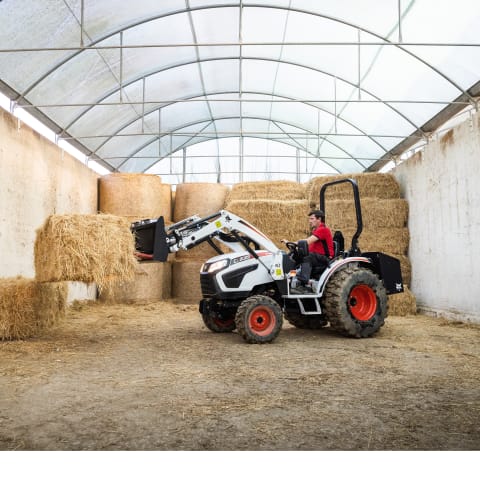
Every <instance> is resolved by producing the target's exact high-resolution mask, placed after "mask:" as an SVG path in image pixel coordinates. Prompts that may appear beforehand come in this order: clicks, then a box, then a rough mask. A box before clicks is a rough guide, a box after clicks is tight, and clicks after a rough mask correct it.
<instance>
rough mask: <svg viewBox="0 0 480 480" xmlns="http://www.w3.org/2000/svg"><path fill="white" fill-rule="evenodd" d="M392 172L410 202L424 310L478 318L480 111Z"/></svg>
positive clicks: (413, 256)
mask: <svg viewBox="0 0 480 480" xmlns="http://www.w3.org/2000/svg"><path fill="white" fill-rule="evenodd" d="M394 174H395V176H396V178H397V179H398V181H399V183H400V185H401V188H402V195H403V196H404V197H405V198H406V199H407V200H408V203H409V207H410V214H409V223H408V227H409V230H410V248H409V257H410V260H411V263H412V285H411V289H412V291H413V293H414V294H415V296H416V298H417V305H418V307H419V310H420V312H423V313H427V314H433V315H441V316H443V317H446V318H449V319H453V320H460V321H464V322H474V323H480V252H479V250H478V246H479V239H480V209H479V205H480V187H479V186H480V116H479V115H478V114H475V115H473V114H472V116H471V118H469V119H468V120H467V121H465V122H463V123H462V124H460V125H458V126H456V127H455V128H453V129H452V130H450V131H448V132H447V133H445V134H443V135H438V136H434V137H433V138H432V140H431V141H430V142H429V144H428V145H427V146H426V147H425V149H424V151H423V152H420V153H417V154H416V155H415V156H413V157H411V158H410V159H409V160H407V161H405V162H404V163H402V164H400V165H399V166H398V167H397V168H396V170H395V171H394Z"/></svg>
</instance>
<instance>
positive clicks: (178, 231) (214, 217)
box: [131, 210, 280, 261]
mask: <svg viewBox="0 0 480 480" xmlns="http://www.w3.org/2000/svg"><path fill="white" fill-rule="evenodd" d="M147 222H149V223H147ZM159 224H160V225H161V226H162V227H163V217H160V218H159V219H158V220H157V221H156V222H155V221H154V220H143V221H141V222H135V223H133V224H132V227H131V228H132V231H133V233H134V234H135V236H136V237H137V242H136V244H137V247H138V246H141V248H140V249H139V248H137V252H138V253H139V254H141V255H143V256H145V255H147V256H150V255H151V259H153V260H159V261H166V259H167V256H168V253H175V252H178V251H179V250H190V249H192V248H194V247H195V246H197V245H199V244H201V243H203V242H205V241H207V242H209V243H210V244H211V245H212V246H214V244H213V242H212V240H213V239H216V240H218V241H219V242H221V243H222V244H224V245H226V246H228V248H229V249H230V250H233V251H234V252H236V251H245V250H246V251H248V252H249V253H250V254H251V255H253V256H255V257H257V254H256V253H255V250H259V249H260V248H261V249H264V250H267V251H268V252H271V253H272V254H275V253H277V252H279V251H280V250H279V249H278V247H277V246H276V245H275V244H274V243H273V242H272V241H271V240H270V239H269V238H268V237H267V236H266V235H265V234H264V233H262V232H261V231H260V230H258V229H257V228H255V227H254V226H253V225H251V224H250V223H248V222H247V221H246V220H244V219H243V218H241V217H239V216H237V215H235V214H233V213H231V212H228V211H226V210H220V211H218V212H216V213H213V214H211V215H208V216H207V217H204V218H200V217H199V216H197V215H193V216H191V217H188V218H186V219H184V220H181V221H180V222H177V223H175V224H173V225H170V226H169V227H167V228H166V229H164V230H163V228H158V227H159ZM148 226H150V230H151V233H150V238H149V239H148V241H139V240H142V237H141V233H142V231H143V230H145V228H146V227H148ZM160 230H163V231H160ZM144 236H145V235H144ZM251 244H253V245H254V247H255V248H252V247H251ZM214 248H215V247H214ZM142 250H143V251H142ZM218 253H220V252H218Z"/></svg>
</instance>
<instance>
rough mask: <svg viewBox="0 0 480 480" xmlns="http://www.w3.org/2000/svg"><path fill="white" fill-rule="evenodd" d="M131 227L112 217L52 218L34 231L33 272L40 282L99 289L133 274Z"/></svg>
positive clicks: (79, 216) (122, 220)
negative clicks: (90, 285) (92, 285)
mask: <svg viewBox="0 0 480 480" xmlns="http://www.w3.org/2000/svg"><path fill="white" fill-rule="evenodd" d="M134 252H135V241H134V237H133V235H132V233H131V231H130V224H129V223H128V221H127V220H126V219H125V218H122V217H116V216H114V215H80V214H73V215H51V216H49V217H48V218H47V220H46V221H45V223H44V225H43V226H42V227H41V228H39V229H38V230H37V236H36V239H35V247H34V256H35V273H36V279H37V280H38V281H39V282H58V281H65V280H70V281H79V282H85V283H92V282H94V283H96V284H97V285H98V287H99V289H100V290H101V289H102V288H104V287H106V286H108V285H109V284H113V283H116V282H122V281H125V280H131V279H132V278H133V277H134V275H135V267H136V263H137V262H136V260H135V257H134Z"/></svg>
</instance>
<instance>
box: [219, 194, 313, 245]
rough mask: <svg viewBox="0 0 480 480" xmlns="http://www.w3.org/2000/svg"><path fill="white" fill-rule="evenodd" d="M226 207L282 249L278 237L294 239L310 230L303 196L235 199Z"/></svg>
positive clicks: (303, 235)
mask: <svg viewBox="0 0 480 480" xmlns="http://www.w3.org/2000/svg"><path fill="white" fill-rule="evenodd" d="M225 208H226V210H228V211H229V212H232V213H235V214H236V215H238V216H240V217H242V218H244V219H245V220H247V222H249V223H251V224H252V225H253V226H255V227H256V228H258V229H259V230H260V231H261V232H263V233H264V234H265V235H266V236H267V237H269V238H270V240H272V241H273V242H274V243H275V245H277V247H279V248H280V249H284V248H285V245H283V244H282V243H281V242H280V240H281V239H282V238H287V239H289V240H291V241H292V242H296V241H297V240H299V239H301V238H306V237H307V236H308V235H309V234H310V230H309V226H308V212H309V206H308V202H307V201H306V200H234V201H231V202H230V203H228V204H227V205H226V207H225Z"/></svg>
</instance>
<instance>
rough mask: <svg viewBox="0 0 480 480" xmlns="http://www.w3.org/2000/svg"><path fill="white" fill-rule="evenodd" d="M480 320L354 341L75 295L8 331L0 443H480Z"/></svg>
mask: <svg viewBox="0 0 480 480" xmlns="http://www.w3.org/2000/svg"><path fill="white" fill-rule="evenodd" d="M478 449H480V326H476V325H466V324H461V323H452V322H447V321H445V320H442V319H439V318H430V317H425V316H412V317H390V318H388V319H387V322H386V325H385V326H384V327H383V328H382V330H381V331H380V332H379V333H378V334H377V335H376V336H375V337H374V338H370V339H364V340H355V339H349V338H344V337H341V336H338V335H337V334H335V333H333V332H331V331H329V329H322V330H317V331H308V330H300V329H296V328H294V327H292V326H290V325H289V324H284V327H283V330H282V332H281V333H280V335H279V337H278V338H277V340H276V341H275V342H274V343H272V344H266V345H249V344H247V343H244V341H243V340H242V338H241V337H240V336H239V335H238V334H237V333H235V332H234V333H228V334H215V333H212V332H210V331H209V330H207V329H206V328H205V327H204V325H203V323H202V321H201V317H200V315H199V313H198V312H197V306H196V305H175V304H174V303H170V302H160V303H155V304H151V305H142V306H135V305H126V306H125V305H123V306H119V305H114V306H105V305H101V304H93V305H92V304H77V305H75V307H74V308H71V309H69V311H68V314H67V320H66V322H65V323H64V324H62V325H61V326H60V327H58V328H57V329H55V330H54V331H52V332H50V333H48V334H45V335H43V336H42V337H41V338H37V339H32V340H28V341H15V342H0V450H248V451H251V450H478Z"/></svg>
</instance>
